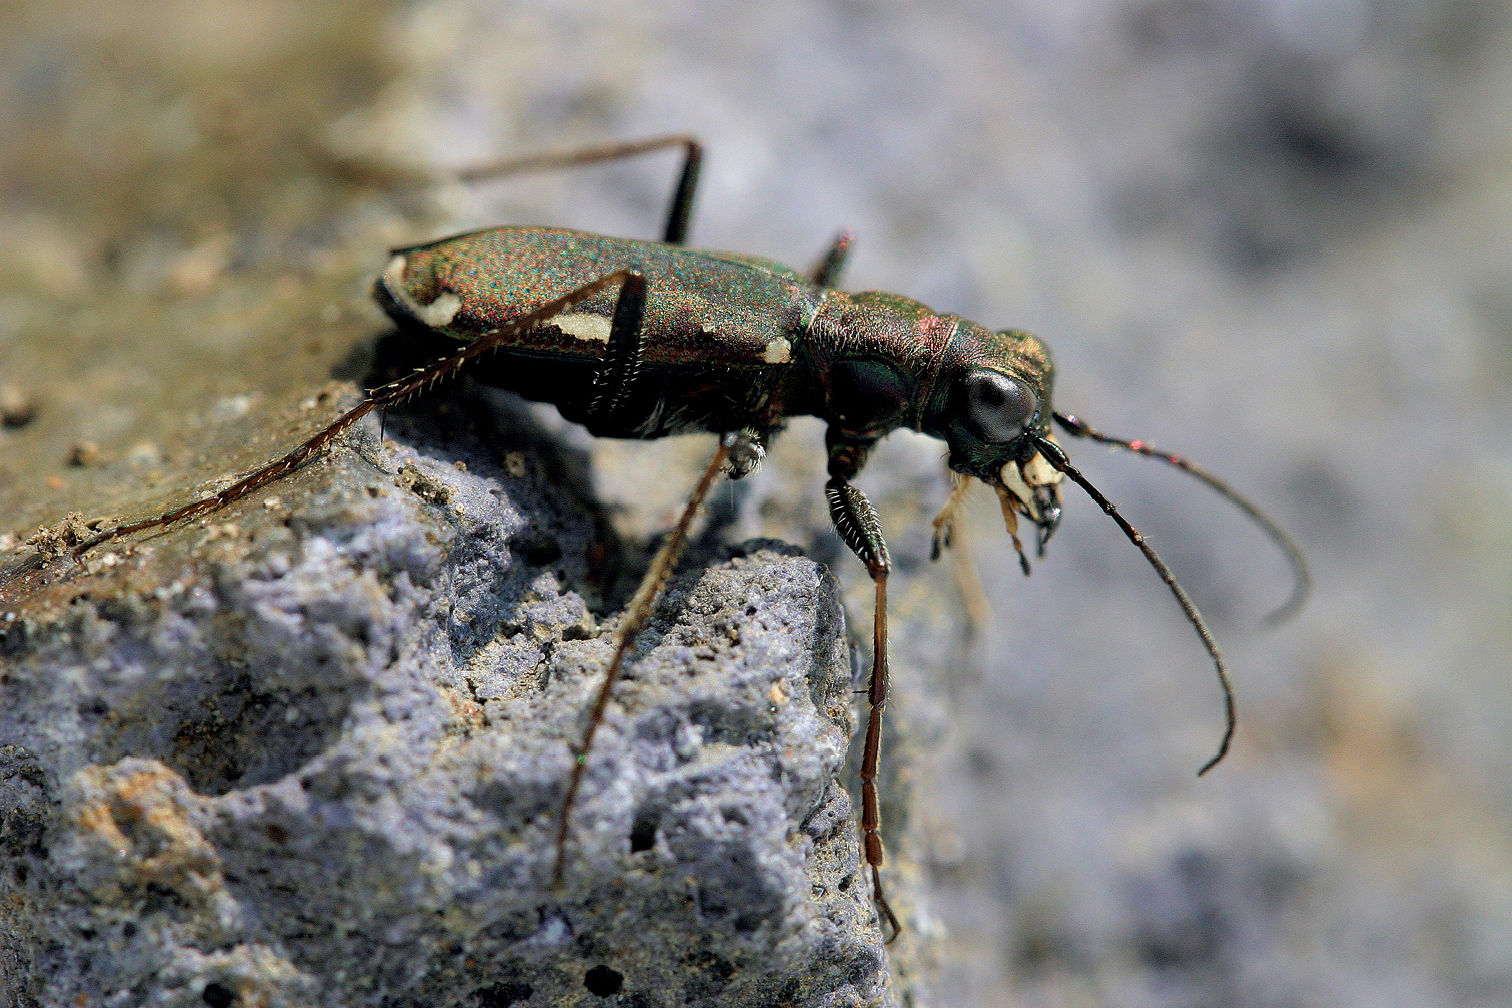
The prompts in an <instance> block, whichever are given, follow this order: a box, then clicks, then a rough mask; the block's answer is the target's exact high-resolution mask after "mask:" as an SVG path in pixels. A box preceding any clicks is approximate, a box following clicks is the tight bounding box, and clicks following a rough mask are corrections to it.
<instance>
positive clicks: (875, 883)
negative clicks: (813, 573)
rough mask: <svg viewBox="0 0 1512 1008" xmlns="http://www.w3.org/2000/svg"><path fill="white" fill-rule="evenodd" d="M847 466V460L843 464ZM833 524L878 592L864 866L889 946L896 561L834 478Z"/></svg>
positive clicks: (866, 508) (871, 514)
mask: <svg viewBox="0 0 1512 1008" xmlns="http://www.w3.org/2000/svg"><path fill="white" fill-rule="evenodd" d="M836 461H837V455H836V453H835V451H834V449H833V448H832V450H831V467H830V468H831V472H832V473H833V472H834V471H835V469H836ZM841 464H842V465H843V460H842V461H841ZM824 493H825V497H826V498H827V499H828V501H829V511H830V520H831V521H832V522H833V523H834V525H835V531H836V532H837V533H839V535H840V538H841V539H842V540H843V541H844V542H845V545H846V546H849V547H850V550H851V552H852V553H854V554H856V556H857V557H859V558H860V560H861V562H862V563H864V564H866V572H867V573H868V574H870V575H871V579H872V583H873V584H874V585H875V586H876V592H877V595H876V604H875V607H874V609H873V613H872V671H871V681H870V682H869V683H868V685H867V689H866V699H867V705H868V708H869V709H868V712H867V716H866V742H865V746H864V748H863V749H862V750H861V773H860V777H861V845H862V848H863V849H864V850H865V852H866V863H867V864H868V865H870V866H871V876H872V895H873V897H874V898H875V899H876V902H877V909H878V911H879V912H880V913H881V914H882V917H883V919H884V920H886V921H887V924H888V926H889V927H890V928H892V937H890V938H888V939H887V940H888V941H889V942H890V941H892V939H893V938H896V937H897V936H898V933H899V932H900V931H901V930H902V928H901V927H900V926H899V924H898V918H897V916H896V915H895V914H894V913H893V911H892V907H890V906H889V905H888V903H887V897H886V896H884V895H883V893H882V874H881V868H882V862H883V849H882V810H881V802H880V801H879V800H878V796H877V768H878V766H879V764H880V763H881V760H882V712H883V710H885V709H886V707H887V687H888V672H887V577H888V575H889V574H890V573H891V572H892V560H891V558H890V557H889V556H888V553H887V543H886V541H885V540H883V538H882V523H881V521H880V519H878V517H877V510H876V508H874V507H872V504H871V501H869V500H867V499H866V495H865V494H864V493H862V492H861V491H860V490H859V489H857V488H856V487H855V486H854V485H853V484H852V483H851V482H850V481H849V480H848V479H846V478H845V477H844V476H843V475H832V476H831V477H830V481H829V482H828V483H827V484H825V488H824Z"/></svg>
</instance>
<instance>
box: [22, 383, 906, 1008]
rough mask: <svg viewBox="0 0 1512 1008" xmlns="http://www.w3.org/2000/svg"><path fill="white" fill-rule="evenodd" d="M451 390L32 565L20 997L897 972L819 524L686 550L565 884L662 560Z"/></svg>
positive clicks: (852, 976)
mask: <svg viewBox="0 0 1512 1008" xmlns="http://www.w3.org/2000/svg"><path fill="white" fill-rule="evenodd" d="M467 408H468V409H471V410H474V412H476V408H477V407H476V404H473V405H472V406H469V407H467ZM457 415H458V414H457V413H456V412H450V413H449V412H448V411H447V410H444V409H443V410H441V411H439V412H437V413H435V414H434V416H440V417H448V416H449V417H451V419H450V420H445V419H443V420H435V419H429V418H428V417H430V416H432V414H421V413H418V412H417V413H415V414H413V415H411V416H407V417H398V418H390V420H389V421H388V424H389V428H390V430H389V433H390V434H391V435H398V436H399V440H400V441H401V442H402V443H399V444H396V443H395V442H393V441H389V442H385V443H384V444H383V445H381V446H380V445H375V444H374V443H372V437H371V435H372V431H371V429H369V430H368V431H367V435H366V437H367V443H366V444H365V445H363V446H362V447H361V448H360V450H352V449H351V448H350V447H340V448H338V449H337V450H336V451H335V452H334V453H333V455H332V457H331V458H330V459H328V460H326V461H323V462H321V463H319V464H318V465H316V466H313V467H311V469H309V470H307V471H305V472H301V473H299V474H297V475H296V476H294V477H293V478H291V479H290V480H288V481H285V482H283V483H280V484H276V485H275V486H273V487H271V488H269V490H267V491H264V492H263V493H261V494H259V495H257V497H256V498H254V499H253V500H249V501H246V502H243V503H242V504H240V505H238V506H236V507H234V508H232V509H229V510H227V511H225V512H222V513H220V514H217V515H214V516H211V517H210V518H209V519H207V520H206V521H205V522H202V523H200V524H196V525H192V526H189V527H186V528H178V529H173V530H170V531H168V532H166V533H163V534H160V535H156V536H150V537H147V538H146V539H145V540H144V541H141V542H135V543H131V544H120V543H117V544H114V545H111V546H107V547H103V548H102V549H101V550H100V551H98V552H97V553H96V554H95V555H93V556H91V557H90V558H88V560H87V562H86V563H87V569H69V565H68V564H67V563H66V562H64V561H55V562H54V563H52V564H51V565H49V566H47V567H46V568H44V569H43V570H41V571H40V572H39V571H37V570H34V569H33V570H29V571H28V572H26V574H25V576H21V575H20V573H19V569H18V567H17V566H15V565H14V564H13V565H12V567H11V568H10V569H9V571H8V576H9V577H10V585H9V587H8V588H7V589H6V595H5V597H4V602H3V604H0V613H4V614H6V615H5V616H4V617H0V618H5V619H6V622H4V623H3V624H0V626H3V627H4V634H5V636H4V639H3V648H0V654H3V669H4V673H3V677H0V693H3V702H0V851H3V857H0V919H3V922H4V926H3V927H0V975H3V977H4V984H5V987H4V991H5V993H6V994H8V995H9V1001H8V1003H13V1004H16V1005H57V1004H74V1003H89V1004H99V1005H123V1006H124V1005H133V1006H136V1005H151V1006H168V1005H205V1004H211V1005H232V1004H237V1005H266V1006H283V1005H288V1006H296V1005H298V1006H305V1005H331V1006H335V1005H341V1006H349V1005H374V1006H376V1005H387V1006H394V1005H426V1006H444V1005H457V1006H463V1005H466V1006H489V1008H500V1006H504V1005H517V1006H521V1008H525V1006H539V1005H579V1004H582V1005H601V1004H620V1005H638V1006H645V1008H650V1006H692V1005H721V1006H733V1005H751V1006H758V1005H760V1006H765V1005H775V1004H792V1005H816V1006H817V1005H826V1006H841V1005H871V1004H892V1003H897V1002H896V1000H895V997H894V993H893V991H892V990H891V989H890V988H889V987H888V967H887V963H886V957H885V956H884V954H883V950H882V946H881V944H880V935H879V933H878V929H877V925H876V915H875V912H874V910H873V906H872V903H871V898H870V890H869V886H868V883H867V880H866V876H865V874H864V873H863V871H862V870H861V868H860V866H859V865H858V858H857V847H856V833H855V826H854V817H853V813H852V807H851V802H850V799H849V797H848V796H847V792H846V788H845V785H844V778H843V773H844V770H843V768H844V762H845V753H846V740H847V734H848V731H849V729H850V727H851V718H852V714H851V711H850V706H849V705H850V696H849V693H850V688H851V684H850V676H851V663H850V660H849V655H848V649H847V645H846V641H845V634H844V620H843V617H842V613H841V610H840V607H839V604H838V602H837V600H836V596H835V588H834V584H833V582H832V579H831V578H830V576H829V574H828V573H827V571H826V570H825V569H824V568H823V567H822V566H820V565H818V564H815V563H814V562H812V561H810V560H808V559H807V558H805V557H803V556H801V555H798V554H797V552H796V551H795V550H792V549H791V548H786V547H782V546H780V545H778V544H774V543H770V542H753V543H748V544H746V545H745V546H743V547H737V548H736V549H735V550H734V551H733V555H732V554H731V551H729V550H723V551H716V550H711V549H709V548H704V547H701V546H695V548H694V549H693V550H692V551H691V556H690V557H689V558H688V559H687V560H685V562H684V563H683V565H682V566H681V568H680V572H679V575H678V576H677V577H676V578H675V579H674V580H673V582H672V585H671V587H670V590H669V592H668V595H667V597H666V599H665V600H664V601H663V603H662V605H661V607H660V608H659V610H658V612H657V615H656V616H655V618H654V619H653V620H652V622H651V625H650V626H649V628H648V629H647V631H646V632H645V633H644V634H643V635H642V637H641V638H640V642H639V646H638V648H637V649H636V650H635V651H634V652H632V660H631V662H630V663H629V666H628V668H627V670H626V675H625V677H624V679H623V681H622V682H621V683H620V684H619V686H618V688H617V689H616V691H615V693H614V698H613V700H612V702H611V703H610V706H609V712H608V716H607V718H606V720H605V722H604V724H603V726H602V729H601V730H600V731H599V733H598V736H597V740H596V744H595V748H594V750H593V753H592V755H591V758H590V759H589V761H588V763H587V770H586V774H585V776H584V780H583V787H582V792H581V797H580V799H579V802H578V806H577V808H576V810H575V813H574V816H573V819H572V824H571V833H570V839H569V842H568V846H567V861H566V866H565V867H566V871H565V877H564V880H563V885H562V886H561V887H560V888H559V889H554V888H553V887H552V885H551V873H552V859H553V853H554V834H555V830H556V823H557V813H558V809H559V807H560V803H561V801H562V796H563V793H564V789H565V785H566V781H567V777H568V774H569V770H570V766H571V762H570V761H571V756H570V746H572V745H574V744H575V743H576V741H577V740H578V739H579V738H580V736H581V732H582V729H583V725H584V722H585V718H586V712H587V710H588V709H589V707H590V706H591V700H592V695H593V691H594V690H595V689H596V688H597V684H598V681H599V676H598V673H599V672H600V671H601V670H602V669H603V667H604V665H605V662H606V661H607V659H608V656H609V648H610V644H611V636H612V634H611V631H612V623H613V621H614V620H616V619H618V616H619V606H620V605H622V600H623V598H624V597H625V594H626V589H625V587H624V585H625V583H626V582H627V581H633V578H634V576H635V574H636V572H635V571H634V570H633V567H634V564H633V563H632V564H629V565H628V568H632V569H626V570H624V571H622V572H621V575H622V576H621V577H619V578H618V579H616V578H615V577H614V576H612V574H613V571H612V566H613V565H612V564H611V563H610V562H609V561H610V560H611V559H612V558H613V557H614V556H615V554H616V553H617V552H618V547H617V544H616V543H615V541H614V540H613V537H612V536H611V535H610V534H608V533H607V532H606V531H605V527H606V526H605V523H604V522H603V520H602V518H601V516H599V515H598V514H597V513H596V512H595V510H594V507H593V505H592V503H591V501H590V500H588V499H587V498H586V497H583V496H574V495H573V494H572V493H571V492H569V490H567V489H564V487H567V486H570V485H572V483H573V480H572V479H570V478H564V477H563V471H562V470H561V468H560V467H557V469H556V470H555V471H553V472H550V473H548V472H547V471H546V470H547V469H548V467H550V466H556V463H555V462H553V461H552V460H551V458H550V456H549V454H548V453H547V451H546V450H543V449H539V448H538V447H530V446H526V447H525V448H523V449H513V448H506V449H504V450H503V451H500V450H499V449H497V448H496V447H489V448H485V447H484V446H483V442H482V441H480V440H477V439H475V438H474V437H473V436H472V435H470V434H466V433H464V434H462V435H457V434H456V433H455V432H451V431H441V428H442V427H444V426H445V425H446V424H452V425H453V426H456V417H457ZM461 426H462V427H463V428H466V427H467V426H468V425H467V424H462V425H461ZM358 441H359V442H360V441H361V439H360V438H359V439H358ZM635 555H637V556H639V555H641V554H635ZM600 595H602V596H603V598H604V599H605V601H600V599H599V597H598V596H600ZM598 613H602V614H603V622H602V624H601V622H600V618H599V615H597V614H598Z"/></svg>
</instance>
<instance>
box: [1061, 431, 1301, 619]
mask: <svg viewBox="0 0 1512 1008" xmlns="http://www.w3.org/2000/svg"><path fill="white" fill-rule="evenodd" d="M1055 421H1056V423H1058V424H1060V425H1061V427H1062V428H1063V429H1064V430H1065V431H1066V433H1067V434H1070V435H1072V436H1073V437H1081V438H1088V439H1089V440H1092V441H1097V442H1100V443H1102V444H1105V445H1112V446H1113V447H1115V448H1122V449H1124V450H1125V451H1131V452H1134V453H1135V454H1137V455H1145V456H1148V457H1149V458H1153V459H1159V460H1160V461H1161V462H1164V463H1166V464H1167V465H1170V466H1174V467H1176V468H1177V469H1180V470H1181V471H1182V472H1184V473H1187V474H1188V475H1190V476H1192V477H1193V478H1195V479H1196V480H1198V481H1199V482H1202V483H1205V484H1206V485H1207V486H1208V488H1209V489H1211V490H1212V491H1213V492H1214V493H1216V494H1218V496H1220V497H1222V498H1223V499H1224V500H1226V501H1228V502H1229V503H1230V504H1232V505H1234V507H1236V508H1238V509H1239V510H1240V511H1242V512H1244V514H1245V515H1246V516H1247V517H1248V518H1249V520H1250V521H1252V522H1254V523H1255V525H1257V526H1258V527H1259V528H1260V530H1261V531H1262V532H1264V533H1265V536H1266V538H1268V539H1269V540H1270V541H1271V542H1273V543H1275V545H1276V547H1277V548H1278V549H1280V550H1281V552H1283V553H1285V554H1286V561H1287V563H1288V564H1289V565H1290V566H1291V572H1292V590H1291V594H1290V595H1289V596H1287V599H1286V601H1285V602H1282V603H1281V605H1279V606H1277V607H1276V609H1275V610H1274V611H1273V612H1271V613H1270V614H1269V615H1268V616H1266V617H1265V622H1266V623H1267V624H1271V625H1274V624H1276V623H1283V622H1285V621H1286V620H1289V619H1291V618H1292V617H1293V616H1295V615H1296V614H1297V612H1298V610H1300V609H1301V608H1302V606H1303V604H1304V603H1305V602H1306V601H1307V597H1308V595H1310V594H1311V593H1312V575H1311V574H1310V573H1309V572H1308V570H1307V559H1306V558H1305V557H1304V556H1303V555H1302V549H1301V547H1299V546H1298V545H1297V541H1296V540H1295V539H1293V538H1292V537H1291V536H1289V535H1287V533H1286V531H1285V530H1284V529H1282V528H1281V526H1279V525H1277V524H1276V523H1275V521H1273V520H1272V519H1271V517H1270V516H1269V515H1267V514H1266V513H1265V512H1264V511H1262V510H1260V506H1259V505H1258V504H1255V503H1254V502H1253V501H1251V500H1250V499H1249V498H1247V497H1245V496H1244V495H1243V494H1241V493H1240V492H1239V491H1237V490H1235V489H1234V488H1233V487H1231V486H1229V485H1228V484H1227V483H1225V482H1224V481H1223V480H1221V479H1219V478H1218V477H1217V476H1214V475H1213V474H1212V473H1210V472H1208V471H1207V470H1206V469H1204V468H1202V466H1200V465H1198V464H1197V463H1195V462H1193V461H1191V460H1190V459H1187V458H1185V457H1183V456H1181V455H1174V454H1172V453H1171V452H1166V451H1161V450H1160V449H1158V448H1154V447H1151V446H1150V445H1148V444H1146V443H1145V442H1143V441H1140V440H1138V439H1134V440H1125V439H1124V438H1121V437H1115V436H1113V435H1112V434H1108V433H1105V432H1104V431H1100V430H1098V429H1097V428H1096V427H1093V426H1092V425H1091V424H1089V423H1087V422H1086V421H1085V420H1083V419H1081V417H1078V416H1076V415H1074V414H1070V413H1056V414H1055Z"/></svg>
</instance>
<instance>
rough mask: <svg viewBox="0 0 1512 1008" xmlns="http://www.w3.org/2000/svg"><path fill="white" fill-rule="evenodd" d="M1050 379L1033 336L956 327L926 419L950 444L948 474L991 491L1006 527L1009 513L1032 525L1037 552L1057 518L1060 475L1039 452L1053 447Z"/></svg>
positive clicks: (1044, 357)
mask: <svg viewBox="0 0 1512 1008" xmlns="http://www.w3.org/2000/svg"><path fill="white" fill-rule="evenodd" d="M1054 375H1055V368H1054V365H1053V364H1052V363H1051V361H1050V352H1049V350H1047V349H1046V347H1045V345H1044V344H1043V343H1041V342H1040V341H1039V339H1037V338H1036V337H1034V336H1032V335H1030V334H1029V333H1026V332H1024V331H1022V330H1018V329H1005V330H1001V331H999V332H991V331H989V330H986V329H983V328H981V327H979V326H976V325H974V324H972V323H969V322H965V321H962V322H961V323H960V324H959V326H958V327H957V330H956V333H955V335H954V336H953V338H952V339H951V342H950V346H949V347H948V348H947V350H946V353H945V356H944V360H943V361H942V363H941V371H940V374H939V377H938V380H937V383H936V386H935V395H934V396H933V397H932V398H933V400H934V401H933V402H932V403H931V404H930V409H929V411H928V413H929V415H928V416H927V417H926V421H925V429H926V431H927V432H928V433H931V434H934V435H935V436H937V437H940V438H942V439H943V440H944V441H945V443H946V444H947V445H949V446H950V459H949V462H950V468H951V469H953V470H955V471H956V472H958V473H963V474H965V475H968V476H975V477H976V478H977V479H979V480H981V481H982V482H984V483H986V484H987V485H988V486H990V487H992V488H993V489H994V490H996V491H997V493H998V496H999V498H1000V499H1001V500H1002V502H1003V506H1004V515H1005V517H1007V518H1008V520H1009V522H1010V525H1011V523H1012V521H1013V517H1012V516H1013V514H1014V513H1017V514H1020V515H1022V516H1023V517H1025V518H1028V519H1029V520H1030V521H1031V522H1033V523H1034V524H1035V526H1036V527H1037V528H1038V529H1039V546H1040V548H1041V549H1043V548H1044V545H1045V543H1046V542H1047V541H1048V540H1049V538H1050V536H1051V534H1052V533H1053V532H1054V531H1055V528H1056V526H1057V525H1058V524H1059V523H1060V516H1061V508H1060V481H1061V474H1060V472H1059V471H1057V470H1056V469H1055V468H1054V467H1053V466H1051V465H1050V463H1049V462H1047V461H1046V459H1045V457H1044V455H1043V454H1041V445H1042V443H1043V442H1045V441H1050V442H1052V443H1053V441H1054V437H1053V436H1052V435H1051V433H1050V421H1051V417H1052V407H1051V402H1050V397H1051V391H1052V384H1053V379H1054ZM1010 531H1011V528H1010Z"/></svg>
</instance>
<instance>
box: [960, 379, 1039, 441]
mask: <svg viewBox="0 0 1512 1008" xmlns="http://www.w3.org/2000/svg"><path fill="white" fill-rule="evenodd" d="M1037 409H1039V400H1038V399H1036V398H1035V396H1034V392H1033V391H1032V390H1031V389H1030V388H1029V386H1028V385H1025V384H1024V383H1023V382H1021V381H1018V380H1017V379H1015V378H1010V377H1008V376H1007V375H1005V374H1002V373H1001V372H998V371H988V370H985V369H982V370H977V371H973V372H971V373H970V374H969V375H967V376H966V412H967V415H968V417H969V419H970V420H971V424H972V426H974V427H975V428H976V431H977V433H978V434H980V435H981V436H982V439H983V440H984V441H987V442H988V443H990V444H1007V443H1008V442H1010V441H1012V440H1014V439H1015V438H1017V437H1018V436H1019V435H1020V434H1022V433H1024V428H1025V427H1028V426H1029V421H1030V420H1033V419H1034V413H1035V411H1036V410H1037Z"/></svg>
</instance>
